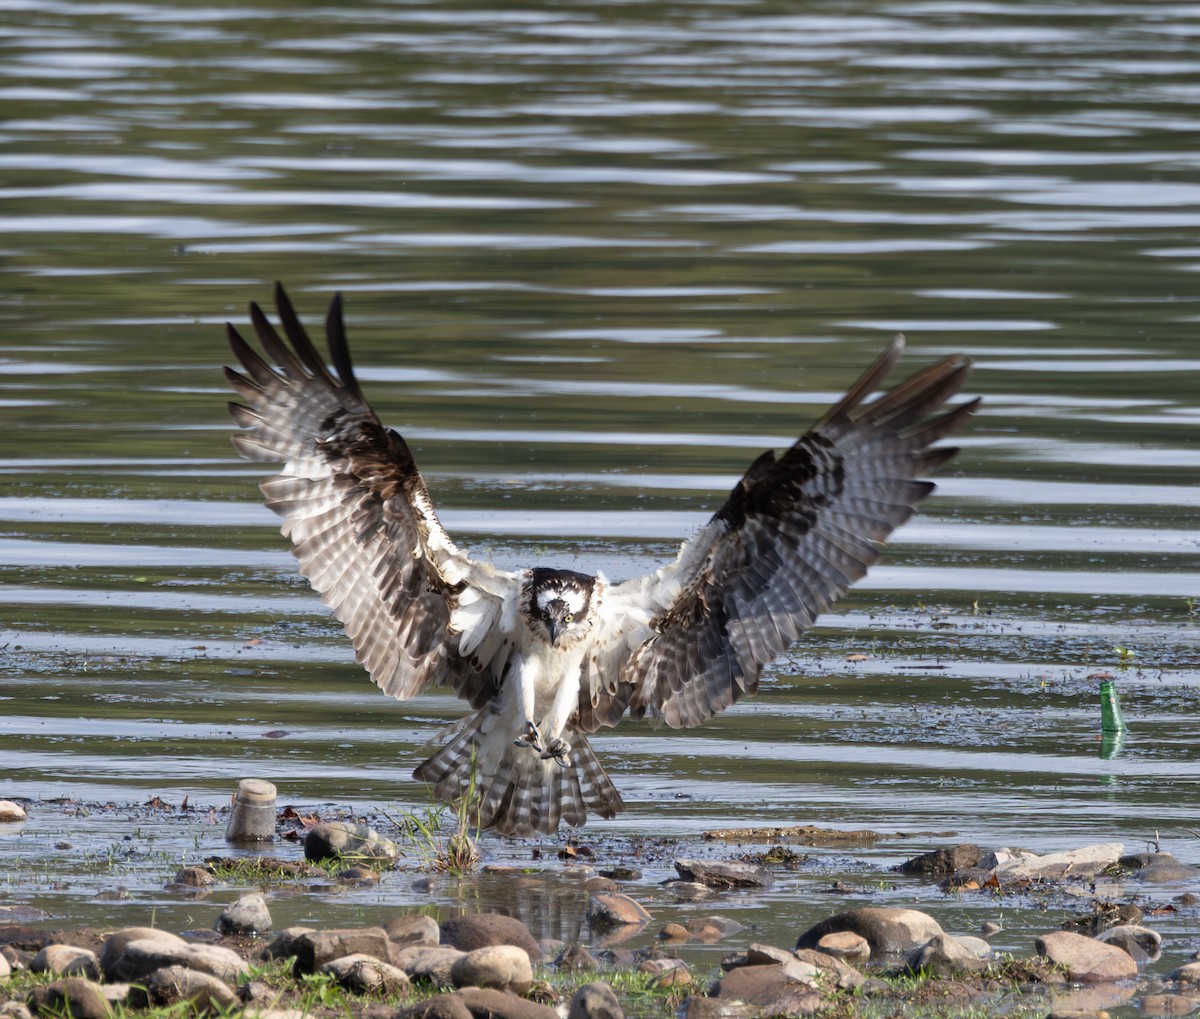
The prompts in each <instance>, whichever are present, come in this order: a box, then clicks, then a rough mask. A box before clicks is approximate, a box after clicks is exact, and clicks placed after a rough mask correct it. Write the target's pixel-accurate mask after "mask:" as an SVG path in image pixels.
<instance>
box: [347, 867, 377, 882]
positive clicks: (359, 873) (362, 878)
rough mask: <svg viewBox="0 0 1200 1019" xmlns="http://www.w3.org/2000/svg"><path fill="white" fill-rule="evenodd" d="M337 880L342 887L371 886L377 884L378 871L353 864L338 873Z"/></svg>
mask: <svg viewBox="0 0 1200 1019" xmlns="http://www.w3.org/2000/svg"><path fill="white" fill-rule="evenodd" d="M337 879H338V881H340V882H341V883H342V884H344V885H373V884H378V883H379V871H377V870H375V869H374V868H373V867H364V866H363V865H362V864H355V865H354V866H353V867H347V868H346V869H345V870H340V871H338V875H337Z"/></svg>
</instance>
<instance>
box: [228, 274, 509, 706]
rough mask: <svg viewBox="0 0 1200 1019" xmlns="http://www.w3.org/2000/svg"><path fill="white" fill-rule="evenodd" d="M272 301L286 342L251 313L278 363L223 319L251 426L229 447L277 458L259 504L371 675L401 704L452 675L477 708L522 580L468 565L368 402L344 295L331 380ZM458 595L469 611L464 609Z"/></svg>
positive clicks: (241, 417) (284, 308) (295, 323)
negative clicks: (272, 516)
mask: <svg viewBox="0 0 1200 1019" xmlns="http://www.w3.org/2000/svg"><path fill="white" fill-rule="evenodd" d="M275 303H276V308H277V310H278V313H279V320H280V322H281V324H282V327H283V334H284V335H283V336H282V337H281V336H280V334H279V332H278V331H277V330H276V329H275V327H274V326H273V325H272V324H271V322H270V321H269V319H268V318H267V316H266V314H265V313H264V312H263V311H262V309H261V308H260V307H259V306H258V305H257V304H251V305H250V321H251V323H252V324H253V326H254V331H255V335H256V336H257V338H258V341H259V343H260V344H261V345H262V348H263V351H264V352H265V353H266V354H267V355H268V357H269V358H271V360H273V361H274V362H275V364H276V365H278V368H276V367H272V365H271V364H270V363H269V362H268V361H267V360H265V359H264V358H263V357H262V356H261V355H260V354H259V353H258V352H257V351H256V350H255V349H254V348H253V347H252V346H251V345H250V344H249V343H248V342H247V341H246V340H245V339H244V338H243V337H242V336H241V334H239V333H238V331H237V330H236V329H234V328H233V326H231V325H230V326H227V327H226V332H227V335H228V338H229V345H230V348H231V349H232V351H233V353H234V355H235V356H236V357H237V359H238V361H239V362H240V363H241V365H242V368H243V370H244V371H245V373H246V374H245V375H243V374H241V373H239V372H237V371H235V370H233V369H231V368H226V369H225V377H226V379H227V380H228V381H229V383H230V385H231V386H232V387H233V389H234V391H235V392H236V393H237V395H238V396H239V397H240V398H241V399H243V400H245V401H246V404H245V405H243V404H236V403H233V404H230V413H231V415H232V416H233V419H234V421H235V422H236V423H237V424H238V426H239V427H241V428H244V429H246V430H245V431H244V432H241V433H239V434H237V435H234V436H233V444H234V447H235V448H236V449H237V451H238V452H239V453H240V454H241V455H242V456H244V457H246V458H247V459H249V460H258V461H276V462H280V461H282V462H283V464H284V467H283V469H282V471H281V472H280V473H279V474H277V475H275V476H273V477H270V478H267V479H266V480H265V481H264V482H263V483H262V485H261V486H260V487H261V490H262V493H263V496H264V498H265V500H266V504H267V506H269V507H270V508H271V509H272V510H274V511H275V512H276V513H278V514H279V515H280V516H281V517H282V518H283V522H282V524H281V530H282V531H283V533H284V534H285V535H287V536H288V537H290V538H291V540H292V551H293V553H294V554H295V556H296V558H297V560H298V561H299V564H300V572H301V573H302V574H303V575H304V576H305V577H307V578H308V580H309V582H310V583H311V584H312V586H313V588H314V589H315V590H317V591H318V592H320V594H321V596H322V597H323V598H324V600H325V602H326V603H327V604H328V605H329V606H330V607H331V608H332V609H333V611H334V614H335V615H336V616H337V618H338V619H339V620H340V621H341V622H342V624H343V626H344V627H345V629H346V633H347V635H348V636H349V637H350V640H351V642H352V643H353V645H354V648H355V652H356V656H357V659H358V661H359V662H361V663H362V664H363V666H365V668H366V669H367V671H368V672H369V673H370V674H371V678H372V679H373V680H374V681H375V682H376V683H377V684H378V685H379V686H380V687H381V688H382V689H383V690H384V691H385V692H386V693H388V694H391V695H392V696H393V697H396V698H399V699H401V700H404V699H406V698H408V697H411V696H413V695H414V694H416V693H417V692H418V691H420V690H421V689H422V688H423V687H425V686H426V685H427V684H429V683H450V684H451V685H453V686H454V688H455V690H456V692H457V693H458V694H459V696H461V697H463V698H465V699H466V700H468V701H470V702H471V703H472V705H473V706H475V707H479V706H481V705H482V704H483V703H484V702H486V700H487V699H488V697H490V696H491V693H492V692H493V691H494V688H495V685H496V683H498V681H499V676H500V675H501V673H502V671H503V668H504V664H505V661H506V660H507V653H506V652H505V653H504V654H503V656H500V652H501V651H503V650H504V647H505V645H504V642H503V640H502V639H501V638H500V637H498V636H495V635H493V630H498V629H499V627H500V626H501V625H502V621H503V619H504V617H505V613H504V605H505V603H506V600H510V599H515V598H516V593H517V578H516V575H514V574H511V573H506V572H502V571H498V570H495V569H494V568H492V567H491V566H490V565H487V564H484V563H480V562H477V561H475V560H472V559H471V558H469V557H468V556H467V555H466V554H465V553H463V552H462V551H461V550H459V548H458V547H457V546H456V545H455V544H454V542H453V541H452V540H451V539H450V536H449V535H448V534H447V533H446V531H445V530H444V528H443V527H442V525H441V522H440V521H439V520H438V518H437V514H436V513H435V512H434V509H433V504H432V501H431V499H430V497H429V491H428V489H427V488H426V486H425V481H424V479H423V478H422V477H421V474H420V471H419V470H418V469H417V465H416V462H415V461H414V459H413V457H412V453H411V451H410V450H409V448H408V446H407V444H406V443H405V442H404V440H403V438H401V437H400V436H399V435H398V434H396V433H395V432H393V431H390V430H388V429H385V428H384V427H383V425H382V424H381V423H380V421H379V419H378V418H377V417H376V416H375V413H374V412H373V411H372V410H371V408H370V407H369V406H368V404H367V403H366V401H365V400H364V399H363V396H362V391H361V390H360V388H359V386H358V382H357V380H356V379H355V377H354V371H353V368H352V365H351V361H350V354H349V348H348V347H347V344H346V334H345V327H344V324H343V320H342V312H341V299H340V296H339V297H335V298H334V301H333V303H332V304H331V306H330V309H329V315H328V316H327V318H326V323H325V326H326V338H327V341H328V344H329V347H330V355H331V357H332V360H333V364H334V367H335V369H336V374H334V373H333V372H331V371H330V370H329V368H328V367H327V366H326V364H325V361H324V359H323V358H322V357H321V355H320V353H319V352H318V351H317V348H316V347H315V346H314V344H313V343H312V341H311V340H310V339H309V336H308V333H307V332H306V331H305V329H304V326H303V325H302V324H301V322H300V320H299V318H298V317H297V315H296V312H295V310H294V308H293V306H292V303H291V301H290V300H289V299H288V296H287V294H286V293H285V292H284V290H283V287H282V286H280V285H278V284H277V285H276V288H275ZM464 598H465V599H466V600H467V601H469V602H470V603H471V604H472V605H473V606H474V607H473V609H472V610H471V611H470V612H468V613H465V614H464V613H462V612H461V611H459V610H460V605H461V603H462V601H463V600H464ZM460 647H465V648H466V650H465V651H461V650H460ZM485 649H486V650H487V651H488V652H490V653H489V654H486V655H485V654H483V653H482V652H483V651H484V650H485ZM493 657H497V659H498V660H497V661H495V662H493V661H492V660H491V659H492V658H493Z"/></svg>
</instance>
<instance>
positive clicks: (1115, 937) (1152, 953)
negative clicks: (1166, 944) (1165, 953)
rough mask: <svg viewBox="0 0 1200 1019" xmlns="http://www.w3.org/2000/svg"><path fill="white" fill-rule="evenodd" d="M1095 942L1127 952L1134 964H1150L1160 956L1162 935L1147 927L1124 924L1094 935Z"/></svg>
mask: <svg viewBox="0 0 1200 1019" xmlns="http://www.w3.org/2000/svg"><path fill="white" fill-rule="evenodd" d="M1096 940H1097V941H1103V942H1104V943H1105V944H1106V945H1116V946H1117V948H1120V949H1121V950H1122V951H1125V952H1128V953H1129V957H1130V958H1131V959H1133V961H1134V962H1150V961H1152V960H1154V959H1157V958H1158V957H1159V955H1161V954H1162V935H1161V934H1159V933H1158V931H1152V930H1151V929H1150V928H1149V927H1142V926H1140V925H1138V924H1132V923H1125V924H1119V925H1118V926H1116V927H1109V928H1108V930H1106V931H1101V932H1100V933H1099V934H1097V935H1096Z"/></svg>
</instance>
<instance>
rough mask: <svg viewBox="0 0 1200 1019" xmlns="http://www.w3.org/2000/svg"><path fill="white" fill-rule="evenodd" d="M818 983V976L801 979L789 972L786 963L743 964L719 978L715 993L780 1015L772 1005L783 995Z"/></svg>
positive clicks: (719, 996)
mask: <svg viewBox="0 0 1200 1019" xmlns="http://www.w3.org/2000/svg"><path fill="white" fill-rule="evenodd" d="M797 962H798V960H797ZM801 965H802V964H801ZM814 972H815V970H814ZM816 986H817V982H816V979H815V978H813V977H808V978H801V979H797V978H796V977H793V976H791V975H789V974H788V973H786V972H785V971H784V966H783V965H782V964H779V963H776V964H774V965H770V966H741V967H739V968H737V969H732V970H730V971H729V972H728V973H726V974H725V975H724V976H723V977H721V979H720V980H718V981H717V983H716V986H715V987H713V988H712V992H711V993H712V994H713V995H714V996H715V997H718V998H722V999H724V1000H727V1001H741V1002H745V1003H746V1004H747V1005H755V1006H758V1007H759V1008H760V1009H761V1010H762V1013H763V1014H766V1015H776V1014H779V1013H777V1012H775V1010H774V1009H773V1008H771V1007H770V1006H773V1005H774V1004H775V1003H776V1002H777V1001H779V1000H780V999H781V998H784V997H785V996H787V995H788V994H790V993H792V992H793V991H795V990H796V989H797V988H803V989H804V990H810V989H812V988H814V987H816Z"/></svg>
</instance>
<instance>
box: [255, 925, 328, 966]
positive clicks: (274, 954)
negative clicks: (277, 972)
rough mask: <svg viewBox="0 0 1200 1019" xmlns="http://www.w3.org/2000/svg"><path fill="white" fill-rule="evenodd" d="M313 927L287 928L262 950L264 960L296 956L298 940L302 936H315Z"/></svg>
mask: <svg viewBox="0 0 1200 1019" xmlns="http://www.w3.org/2000/svg"><path fill="white" fill-rule="evenodd" d="M315 933H316V931H315V929H314V928H312V927H285V928H284V929H283V930H281V931H279V932H278V933H277V934H276V935H275V937H273V938H272V939H271V943H270V944H269V945H267V947H266V948H264V949H263V950H262V958H264V959H287V958H289V957H290V956H293V955H295V954H296V939H297V938H299V937H300V935H301V934H315Z"/></svg>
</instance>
